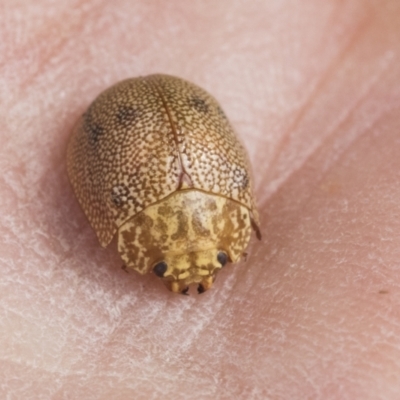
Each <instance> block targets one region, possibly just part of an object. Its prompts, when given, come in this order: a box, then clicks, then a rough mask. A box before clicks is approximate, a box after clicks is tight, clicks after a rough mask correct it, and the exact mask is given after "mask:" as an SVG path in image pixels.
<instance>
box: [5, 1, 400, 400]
mask: <svg viewBox="0 0 400 400" xmlns="http://www.w3.org/2000/svg"><path fill="white" fill-rule="evenodd" d="M0 36H1V40H0V48H1V51H0V58H1V61H0V68H1V73H0V93H1V96H0V103H1V107H0V129H1V130H0V135H1V150H0V151H1V156H0V166H1V175H0V191H1V195H0V205H1V207H0V213H1V217H0V235H1V243H0V382H1V383H0V398H3V399H5V398H8V399H30V398H34V399H89V400H90V399H121V400H122V399H161V398H166V399H172V398H175V399H188V398H196V399H267V398H268V399H399V398H400V378H399V377H400V202H399V200H400V4H399V2H398V0H393V1H382V0H379V1H378V0H376V1H369V0H342V1H338V0H326V1H320V0H305V1H301V2H300V1H297V0H282V1H272V0H269V1H261V0H259V1H240V0H218V1H214V2H211V1H207V0H205V1H201V0H192V1H190V2H188V1H183V0H178V1H173V2H167V1H145V0H138V1H128V0H113V1H104V0H89V1H79V0H69V1H56V0H35V1H31V2H28V1H27V2H22V1H14V0H3V1H2V2H1V5H0ZM155 72H162V73H168V74H173V75H177V76H180V77H182V78H185V79H188V80H190V81H192V82H194V83H197V84H198V85H200V86H202V87H204V88H205V89H207V90H208V91H210V92H211V93H212V94H213V95H214V96H215V97H216V98H217V99H218V100H219V101H220V103H221V104H222V106H223V108H224V110H225V111H226V114H227V115H228V117H229V118H230V120H231V121H232V124H233V126H234V127H235V130H236V131H237V133H238V135H239V137H240V138H241V140H242V142H243V143H244V144H245V146H246V148H247V149H248V151H249V155H250V158H251V161H252V164H253V170H254V181H255V189H256V195H257V199H258V204H259V209H260V214H261V223H262V226H261V229H262V234H263V239H262V241H261V242H258V241H257V240H256V239H255V238H254V237H253V239H252V241H251V243H250V246H249V248H248V253H249V256H248V258H247V261H246V262H242V263H239V264H237V265H234V266H232V265H229V266H227V267H226V268H225V269H224V270H223V271H222V272H221V273H220V275H219V276H218V279H217V281H216V284H215V286H214V288H213V289H212V290H210V291H209V292H207V293H205V294H203V295H201V296H190V297H184V296H179V295H174V294H172V293H169V292H168V291H167V290H166V289H165V288H164V286H163V284H162V283H161V282H160V281H159V280H158V279H157V278H156V277H155V276H154V275H151V274H149V275H147V276H139V275H137V274H136V273H130V274H126V273H125V272H124V271H122V270H121V268H120V267H121V260H120V258H119V256H118V254H117V251H116V243H115V242H114V243H112V245H111V246H110V247H109V248H107V249H103V248H101V247H100V245H99V244H98V242H97V239H96V237H95V234H94V232H93V231H92V229H91V228H90V226H89V224H88V222H87V220H86V217H85V216H84V214H83V212H82V211H81V209H80V207H79V205H78V203H77V201H76V199H75V196H74V195H73V193H72V189H71V187H70V185H69V182H68V178H67V175H66V167H65V153H66V145H67V141H68V137H69V135H70V132H71V129H72V127H73V125H74V123H75V121H76V120H77V118H78V117H79V116H80V115H81V114H82V113H83V112H84V110H85V109H86V108H87V106H88V105H89V104H90V102H91V101H92V100H93V99H94V98H95V96H96V95H97V94H99V93H100V92H101V91H102V90H104V89H105V88H107V87H108V86H110V85H112V84H113V83H115V82H117V81H119V80H121V79H124V78H128V77H134V76H139V75H147V74H151V73H155Z"/></svg>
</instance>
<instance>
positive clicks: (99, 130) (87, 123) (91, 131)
mask: <svg viewBox="0 0 400 400" xmlns="http://www.w3.org/2000/svg"><path fill="white" fill-rule="evenodd" d="M83 129H84V131H85V132H86V133H87V135H88V140H89V143H90V144H91V145H95V144H96V143H97V142H98V141H99V138H100V136H101V135H103V134H104V128H103V127H102V126H101V125H100V124H99V123H97V122H95V121H94V119H93V117H92V113H91V112H90V108H89V110H88V111H87V112H86V113H85V114H83Z"/></svg>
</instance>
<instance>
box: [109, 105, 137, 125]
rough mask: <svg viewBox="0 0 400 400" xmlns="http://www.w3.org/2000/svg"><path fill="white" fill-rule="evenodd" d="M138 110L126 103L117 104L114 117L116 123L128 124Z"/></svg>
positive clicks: (135, 116)
mask: <svg viewBox="0 0 400 400" xmlns="http://www.w3.org/2000/svg"><path fill="white" fill-rule="evenodd" d="M138 115H139V112H138V110H137V109H136V108H134V107H131V106H129V105H128V106H127V105H120V106H118V109H117V112H116V113H115V118H116V119H117V121H118V123H119V124H121V125H124V126H127V125H130V124H132V123H133V121H134V120H135V119H136V118H137V117H138Z"/></svg>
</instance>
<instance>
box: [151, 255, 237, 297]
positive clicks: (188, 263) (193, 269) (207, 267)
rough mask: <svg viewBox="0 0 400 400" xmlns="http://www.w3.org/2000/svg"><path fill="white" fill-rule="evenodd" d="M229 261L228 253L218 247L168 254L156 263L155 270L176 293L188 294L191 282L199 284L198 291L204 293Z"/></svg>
mask: <svg viewBox="0 0 400 400" xmlns="http://www.w3.org/2000/svg"><path fill="white" fill-rule="evenodd" d="M228 261H230V260H229V256H228V255H227V253H226V252H224V251H222V250H218V249H209V250H203V251H196V252H192V253H187V254H166V255H165V257H164V260H162V261H159V262H157V263H156V264H155V265H154V267H153V272H154V273H155V274H156V275H157V276H159V277H160V278H161V279H162V280H163V281H164V284H165V285H166V286H167V288H168V289H169V290H171V291H172V292H174V293H182V294H187V291H188V289H189V285H191V284H197V291H198V293H203V292H205V291H206V290H208V289H210V287H211V286H212V284H213V283H214V281H215V278H216V275H217V273H218V272H219V270H220V269H221V268H222V267H223V266H224V265H225V264H226V263H227V262H228Z"/></svg>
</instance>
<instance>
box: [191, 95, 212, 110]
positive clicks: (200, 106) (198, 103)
mask: <svg viewBox="0 0 400 400" xmlns="http://www.w3.org/2000/svg"><path fill="white" fill-rule="evenodd" d="M189 104H190V105H191V106H192V107H193V108H194V109H195V110H196V111H198V112H201V113H204V114H207V113H208V111H209V106H208V104H207V103H206V101H205V100H203V99H202V98H200V97H198V96H192V97H190V98H189Z"/></svg>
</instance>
